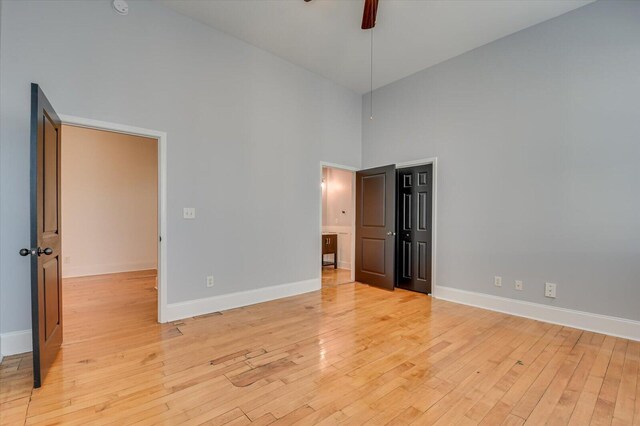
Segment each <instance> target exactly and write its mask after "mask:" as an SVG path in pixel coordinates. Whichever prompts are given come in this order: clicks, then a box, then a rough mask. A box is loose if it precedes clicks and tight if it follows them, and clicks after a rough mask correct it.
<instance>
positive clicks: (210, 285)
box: [207, 275, 213, 287]
mask: <svg viewBox="0 0 640 426" xmlns="http://www.w3.org/2000/svg"><path fill="white" fill-rule="evenodd" d="M207 287H213V275H209V276H208V277H207Z"/></svg>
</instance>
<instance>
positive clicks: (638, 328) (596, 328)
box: [434, 286, 640, 341]
mask: <svg viewBox="0 0 640 426" xmlns="http://www.w3.org/2000/svg"><path fill="white" fill-rule="evenodd" d="M435 293H436V294H435V296H434V297H435V298H436V299H442V300H447V301H449V302H455V303H461V304H463V305H470V306H475V307H478V308H483V309H489V310H491V311H497V312H502V313H505V314H511V315H516V316H519V317H525V318H531V319H534V320H539V321H544V322H549V323H552V324H559V325H564V326H568V327H573V328H578V329H581V330H587V331H593V332H596V333H602V334H608V335H610V336H615V337H622V338H625V339H631V340H637V341H640V321H634V320H629V319H624V318H618V317H611V316H607V315H600V314H592V313H589V312H583V311H576V310H573V309H565V308H558V307H555V306H548V305H542V304H540V303H531V302H524V301H522V300H516V299H509V298H506V297H499V296H492V295H489V294H483V293H476V292H473V291H466V290H460V289H457V288H451V287H443V286H437V287H436V289H435Z"/></svg>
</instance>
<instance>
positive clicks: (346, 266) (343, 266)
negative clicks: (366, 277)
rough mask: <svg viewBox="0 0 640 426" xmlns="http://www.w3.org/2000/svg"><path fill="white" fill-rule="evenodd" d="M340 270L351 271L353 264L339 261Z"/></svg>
mask: <svg viewBox="0 0 640 426" xmlns="http://www.w3.org/2000/svg"><path fill="white" fill-rule="evenodd" d="M338 268H339V269H349V270H351V262H344V261H342V260H338Z"/></svg>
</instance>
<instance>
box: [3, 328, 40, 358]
mask: <svg viewBox="0 0 640 426" xmlns="http://www.w3.org/2000/svg"><path fill="white" fill-rule="evenodd" d="M0 340H1V341H2V342H0V346H1V347H2V356H3V357H5V356H9V355H16V354H22V353H25V352H31V348H32V341H31V330H21V331H11V332H9V333H3V334H0Z"/></svg>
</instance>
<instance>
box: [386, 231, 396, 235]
mask: <svg viewBox="0 0 640 426" xmlns="http://www.w3.org/2000/svg"><path fill="white" fill-rule="evenodd" d="M387 235H396V233H395V232H391V231H389V232H387Z"/></svg>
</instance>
